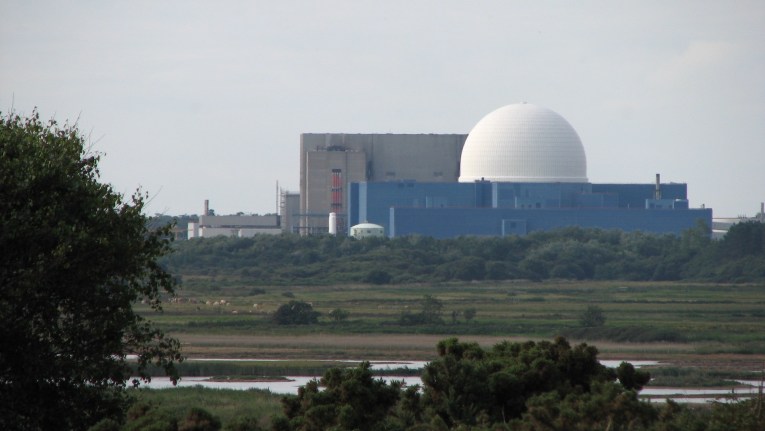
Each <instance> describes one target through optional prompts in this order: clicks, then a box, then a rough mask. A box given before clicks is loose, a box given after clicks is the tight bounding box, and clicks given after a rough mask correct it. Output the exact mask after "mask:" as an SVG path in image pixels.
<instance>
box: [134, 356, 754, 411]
mask: <svg viewBox="0 0 765 431" xmlns="http://www.w3.org/2000/svg"><path fill="white" fill-rule="evenodd" d="M193 360H194V361H249V362H256V361H268V362H273V361H274V360H273V359H267V360H265V359H204V358H203V359H193ZM331 362H347V363H349V364H358V363H360V362H361V361H352V360H348V361H346V360H343V361H331ZM600 362H601V363H602V364H603V365H605V366H607V367H612V368H613V367H618V366H619V364H621V363H622V361H621V360H608V361H600ZM627 362H630V363H631V364H632V365H634V366H635V367H636V368H639V367H644V366H649V365H658V364H659V362H658V361H627ZM370 364H371V368H372V369H373V370H396V369H401V368H409V369H421V368H423V367H424V366H425V365H426V364H427V362H426V361H400V362H396V361H370ZM318 377H319V376H286V377H285V378H284V380H277V381H236V380H232V381H212V380H210V377H184V378H183V379H181V380H180V381H179V382H178V385H177V386H175V387H195V386H201V387H204V388H211V389H236V390H249V389H261V390H268V391H271V392H272V393H274V394H285V395H286V394H297V391H298V388H299V387H301V386H304V385H305V384H306V383H308V382H309V381H310V380H313V379H315V378H318ZM382 378H383V380H385V381H386V382H390V381H391V380H398V381H403V382H404V384H405V385H406V386H412V385H422V381H421V380H420V378H419V377H418V376H400V377H397V376H385V377H382ZM264 380H265V379H264ZM739 383H741V385H742V386H741V387H737V388H735V389H731V388H728V389H689V388H652V387H647V388H645V389H643V390H642V391H640V395H641V396H643V397H648V398H650V400H651V401H652V402H664V400H665V399H667V398H670V399H672V400H674V401H676V402H680V403H709V402H713V401H725V399H727V398H729V397H730V396H731V395H735V396H737V397H746V396H751V395H756V394H757V393H758V392H759V388H758V386H759V384H760V382H759V381H752V380H740V381H739ZM141 387H145V388H152V389H166V388H172V387H173V384H172V382H171V381H170V379H169V378H167V377H154V378H152V379H151V382H149V383H141Z"/></svg>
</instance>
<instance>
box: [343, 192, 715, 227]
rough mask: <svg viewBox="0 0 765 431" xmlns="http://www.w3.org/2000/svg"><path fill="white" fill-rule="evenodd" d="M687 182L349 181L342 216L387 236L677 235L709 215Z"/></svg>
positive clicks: (708, 224) (707, 223)
mask: <svg viewBox="0 0 765 431" xmlns="http://www.w3.org/2000/svg"><path fill="white" fill-rule="evenodd" d="M686 190H687V186H686V184H674V183H673V184H661V185H660V188H659V192H660V193H661V198H660V199H656V186H655V184H590V183H496V182H494V183H493V182H488V181H482V182H481V181H478V182H474V183H451V184H443V183H418V182H414V181H400V182H385V183H365V182H364V183H352V184H351V186H350V193H349V196H348V217H349V221H350V223H351V224H352V225H354V224H358V223H361V222H365V221H368V222H371V223H375V224H378V225H380V226H383V228H385V232H386V233H387V235H388V236H390V237H396V236H405V235H413V234H419V235H427V236H433V237H436V238H449V237H455V236H460V235H482V236H504V235H525V234H528V233H530V232H533V231H536V230H550V229H556V228H561V227H566V226H579V227H585V228H601V229H620V230H624V231H635V230H640V231H645V232H654V233H681V232H682V231H683V230H686V229H690V228H692V227H695V226H696V225H697V224H698V222H699V221H702V222H704V223H705V224H706V225H707V226H711V224H712V210H711V209H689V208H688V201H687V199H686V197H687V196H686Z"/></svg>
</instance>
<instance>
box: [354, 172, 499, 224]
mask: <svg viewBox="0 0 765 431" xmlns="http://www.w3.org/2000/svg"><path fill="white" fill-rule="evenodd" d="M363 202H366V206H365V207H364V208H362V206H363V205H362V204H363ZM490 205H491V183H488V182H476V183H418V182H414V181H398V182H384V183H351V186H350V193H349V195H348V213H349V219H350V223H351V226H353V225H355V224H358V223H362V222H365V221H366V222H370V223H375V224H379V225H380V226H382V227H384V228H385V232H388V233H389V232H391V229H390V228H391V226H390V222H389V218H390V208H391V207H401V208H404V207H406V208H476V207H479V208H480V207H485V206H490ZM364 212H366V220H361V217H360V214H362V213H364Z"/></svg>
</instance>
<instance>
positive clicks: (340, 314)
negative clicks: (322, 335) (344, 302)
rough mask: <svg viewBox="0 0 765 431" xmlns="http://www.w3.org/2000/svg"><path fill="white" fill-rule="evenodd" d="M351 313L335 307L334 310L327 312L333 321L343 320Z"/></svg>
mask: <svg viewBox="0 0 765 431" xmlns="http://www.w3.org/2000/svg"><path fill="white" fill-rule="evenodd" d="M350 314H351V313H349V312H348V311H346V310H343V309H342V308H335V309H334V310H332V311H330V312H329V313H327V315H328V316H329V318H330V319H332V320H333V321H335V322H344V321H346V320H348V316H349V315H350Z"/></svg>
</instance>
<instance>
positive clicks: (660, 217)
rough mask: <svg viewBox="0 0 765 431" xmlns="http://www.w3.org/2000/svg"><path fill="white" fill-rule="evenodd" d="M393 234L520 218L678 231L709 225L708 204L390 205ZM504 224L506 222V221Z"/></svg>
mask: <svg viewBox="0 0 765 431" xmlns="http://www.w3.org/2000/svg"><path fill="white" fill-rule="evenodd" d="M389 215H390V216H391V218H393V219H394V220H395V236H406V235H415V234H417V235H425V236H432V237H435V238H452V237H457V236H462V235H471V236H500V235H502V225H503V220H510V221H515V222H516V225H518V224H520V223H522V222H525V223H526V231H527V232H529V233H530V232H533V231H538V230H542V231H545V230H551V229H557V228H562V227H568V226H579V227H583V228H600V229H619V230H624V231H637V230H639V231H644V232H653V233H673V234H680V233H682V232H683V231H684V230H686V229H690V228H693V227H696V225H697V223H698V221H699V220H700V221H702V222H704V223H706V225H707V226H711V225H712V210H711V209H689V210H668V211H662V210H655V211H651V210H643V209H623V208H621V209H620V208H600V209H577V208H567V209H526V210H523V209H505V208H500V209H491V208H444V209H435V208H392V209H391V210H390V211H389ZM506 225H507V224H506Z"/></svg>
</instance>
